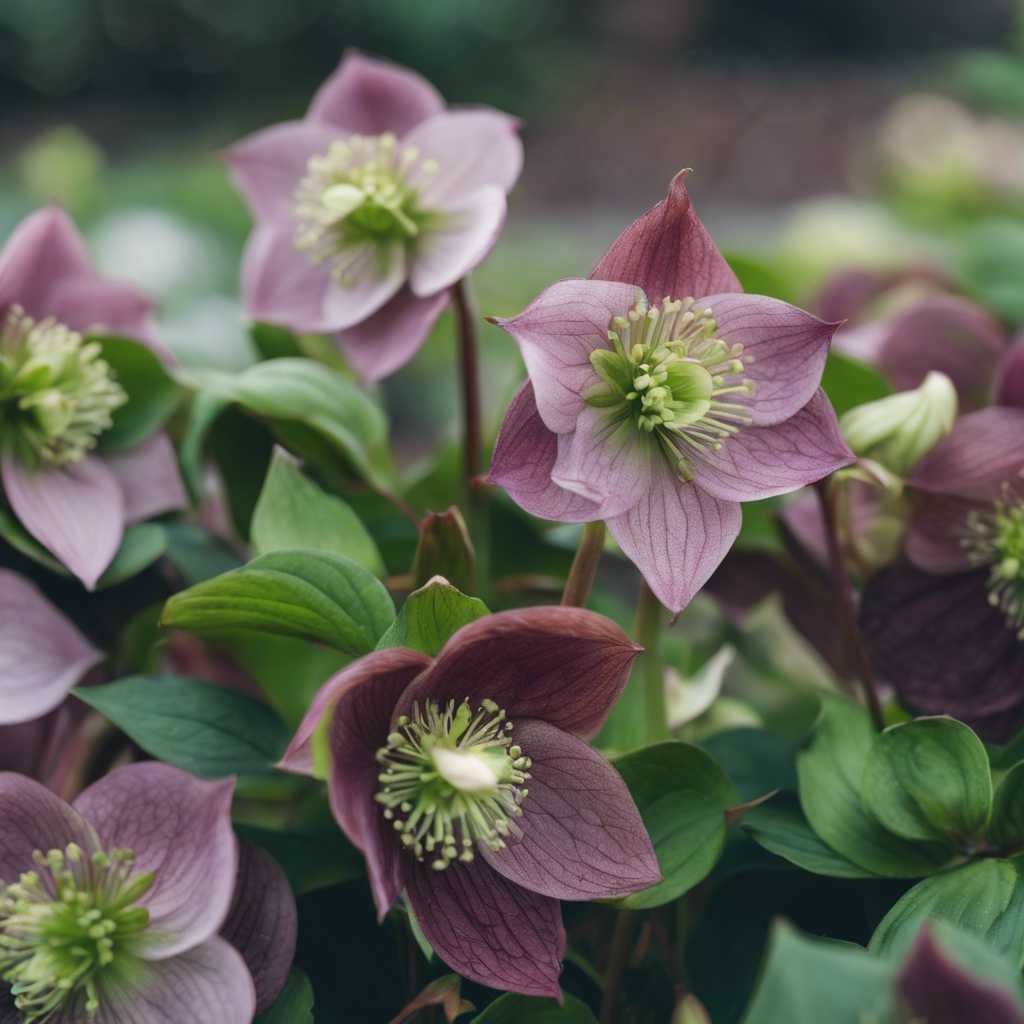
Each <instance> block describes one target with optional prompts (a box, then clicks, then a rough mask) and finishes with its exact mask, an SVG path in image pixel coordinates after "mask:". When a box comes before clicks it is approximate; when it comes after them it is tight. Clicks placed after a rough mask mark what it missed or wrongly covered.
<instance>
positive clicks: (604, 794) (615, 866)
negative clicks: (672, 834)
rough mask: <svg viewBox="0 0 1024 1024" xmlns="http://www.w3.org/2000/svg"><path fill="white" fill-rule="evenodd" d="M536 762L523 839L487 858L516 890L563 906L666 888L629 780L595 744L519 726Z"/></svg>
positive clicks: (485, 851)
mask: <svg viewBox="0 0 1024 1024" xmlns="http://www.w3.org/2000/svg"><path fill="white" fill-rule="evenodd" d="M513 738H514V740H515V742H516V744H517V745H518V746H520V747H522V750H523V753H524V754H525V755H526V756H527V757H529V758H530V760H531V761H532V762H533V764H532V766H531V767H530V770H529V775H530V777H529V780H528V782H527V787H528V789H529V793H528V795H527V796H526V799H525V800H524V801H523V816H522V817H521V818H517V819H516V824H517V825H518V826H519V827H520V829H521V830H522V836H521V837H520V838H515V837H513V836H509V837H508V838H507V839H506V840H505V842H506V843H507V846H506V847H505V849H503V850H491V849H490V847H488V846H487V844H486V843H478V844H477V850H478V851H479V853H480V855H481V856H483V858H484V859H485V860H486V861H487V862H488V863H489V864H490V865H491V867H493V868H494V870H495V871H497V872H498V873H499V874H502V875H504V876H505V877H506V878H507V879H509V880H510V881H512V882H516V883H517V884H519V885H521V886H523V887H524V888H526V889H532V890H533V891H534V892H540V893H543V894H544V895H545V896H553V897H554V898H555V899H560V900H593V899H606V898H611V897H614V896H626V895H628V894H629V893H634V892H639V891H640V890H641V889H646V888H648V887H649V886H652V885H655V884H657V883H658V882H660V881H661V871H660V870H659V868H658V859H657V857H656V856H655V855H654V847H652V846H651V840H650V837H649V836H648V835H647V829H645V828H644V823H643V821H642V820H641V819H640V812H639V811H638V810H637V809H636V804H635V803H634V802H633V798H632V797H631V796H630V795H629V790H628V789H627V788H626V784H625V782H623V781H622V776H621V775H619V773H618V772H617V771H616V770H615V769H614V768H613V767H612V766H611V765H610V764H609V763H608V762H607V761H606V760H605V759H604V758H603V757H602V756H601V755H600V754H599V753H598V752H597V751H596V750H594V748H593V747H591V746H590V744H589V743H586V742H585V741H584V740H581V739H578V738H577V737H575V736H572V735H570V734H568V733H565V732H563V731H562V730H561V729H557V728H555V726H553V725H548V723H547V722H539V721H536V720H531V719H526V720H523V721H518V722H516V723H515V729H514V730H513Z"/></svg>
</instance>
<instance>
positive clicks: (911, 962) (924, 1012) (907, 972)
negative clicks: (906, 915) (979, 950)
mask: <svg viewBox="0 0 1024 1024" xmlns="http://www.w3.org/2000/svg"><path fill="white" fill-rule="evenodd" d="M896 988H897V989H898V990H899V991H900V992H901V993H902V994H903V995H904V996H905V997H906V999H907V1002H908V1003H909V1004H910V1009H911V1010H912V1011H913V1013H914V1014H915V1017H916V1018H919V1019H921V1020H925V1021H927V1022H928V1024H966V1022H967V1021H970V1024H1024V1010H1022V1008H1021V1005H1020V1002H1019V1001H1018V1000H1017V999H1015V998H1014V997H1013V995H1012V994H1011V993H1010V992H1008V991H1007V990H1006V989H1003V988H1000V987H999V986H998V985H995V984H993V983H992V982H990V981H986V980H985V979H983V978H980V977H978V976H977V975H975V974H971V973H969V972H968V971H965V970H964V969H963V968H962V967H961V966H960V965H959V964H958V963H955V962H954V961H953V960H951V959H950V958H949V957H947V956H946V955H945V953H943V952H942V950H941V949H939V947H938V946H937V945H936V944H935V940H934V939H933V938H932V934H931V930H930V929H929V928H928V926H927V925H925V927H924V928H922V929H921V932H920V934H919V935H918V937H917V941H916V942H915V943H914V948H913V949H912V950H911V952H910V956H909V957H908V958H907V960H906V962H905V963H904V964H903V967H902V968H901V969H900V973H899V974H898V975H897V976H896Z"/></svg>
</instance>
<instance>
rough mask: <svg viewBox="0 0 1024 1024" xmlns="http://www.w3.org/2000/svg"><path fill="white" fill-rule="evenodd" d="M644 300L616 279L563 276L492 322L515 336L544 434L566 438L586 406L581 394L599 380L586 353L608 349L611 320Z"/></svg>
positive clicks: (633, 289) (629, 286)
mask: <svg viewBox="0 0 1024 1024" xmlns="http://www.w3.org/2000/svg"><path fill="white" fill-rule="evenodd" d="M642 297H643V292H642V291H640V290H639V289H638V288H636V287H635V286H633V285H628V284H620V283H619V282H617V281H584V280H582V279H580V278H567V279H566V280H564V281H556V282H555V283H554V284H553V285H550V286H548V287H547V288H545V289H544V291H542V292H541V293H540V295H538V296H537V298H535V299H534V300H533V302H531V303H530V305H529V306H527V307H526V309H525V310H524V311H523V312H522V313H520V314H519V315H518V316H514V317H510V318H509V319H507V320H501V319H499V320H496V321H495V323H497V325H498V326H499V327H500V328H501V329H502V330H503V331H507V332H508V333H509V334H511V335H512V337H513V338H515V340H516V342H517V343H518V345H519V349H520V351H521V352H522V354H523V359H524V361H525V362H526V369H527V372H528V373H529V375H530V380H531V381H533V391H534V397H535V399H536V402H537V408H538V410H539V411H540V416H541V419H542V420H543V421H544V425H545V426H546V427H547V428H548V430H553V431H554V432H555V433H556V434H567V433H568V432H569V431H570V430H572V429H573V428H574V427H575V426H576V417H577V416H579V414H580V413H581V412H582V411H583V409H584V408H585V407H586V403H585V402H584V400H583V394H584V392H585V391H586V389H587V387H588V386H589V385H591V384H593V383H595V382H598V381H599V380H600V378H599V377H598V375H597V373H596V372H595V371H594V367H593V365H592V364H591V362H590V353H591V352H593V351H594V350H595V349H597V348H606V347H607V345H608V340H607V339H608V327H609V324H610V323H611V321H612V317H616V316H625V315H626V313H627V312H628V311H629V308H630V307H631V306H632V305H633V304H634V303H635V302H637V301H638V300H639V299H641V298H642Z"/></svg>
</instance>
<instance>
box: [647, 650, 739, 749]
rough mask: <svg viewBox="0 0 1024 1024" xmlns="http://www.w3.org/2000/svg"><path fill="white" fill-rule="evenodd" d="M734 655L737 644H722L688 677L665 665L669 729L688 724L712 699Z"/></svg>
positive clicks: (706, 707) (714, 699) (702, 711)
mask: <svg viewBox="0 0 1024 1024" xmlns="http://www.w3.org/2000/svg"><path fill="white" fill-rule="evenodd" d="M735 657H736V648H735V647H733V646H732V645H731V644H725V645H724V646H722V647H721V648H720V649H719V650H718V651H717V652H716V653H715V654H713V655H712V656H711V657H710V658H709V659H708V660H707V661H706V662H705V663H704V664H703V665H702V666H701V667H700V668H699V669H698V670H697V672H696V673H695V674H694V675H693V677H692V678H689V679H684V678H683V677H682V675H680V673H679V672H677V671H676V670H675V669H674V668H673V667H672V666H671V665H666V666H665V671H664V676H665V703H666V705H667V711H668V713H667V718H668V727H669V728H670V729H673V730H675V729H680V728H682V727H683V726H684V725H688V724H689V723H690V722H692V721H693V720H694V719H695V718H699V717H700V716H701V715H703V714H704V712H705V711H707V710H708V708H710V707H711V705H712V704H714V703H715V701H716V700H717V699H718V695H719V693H721V691H722V680H723V679H724V678H725V673H726V671H727V670H728V668H729V666H730V665H731V664H732V662H733V659H734V658H735Z"/></svg>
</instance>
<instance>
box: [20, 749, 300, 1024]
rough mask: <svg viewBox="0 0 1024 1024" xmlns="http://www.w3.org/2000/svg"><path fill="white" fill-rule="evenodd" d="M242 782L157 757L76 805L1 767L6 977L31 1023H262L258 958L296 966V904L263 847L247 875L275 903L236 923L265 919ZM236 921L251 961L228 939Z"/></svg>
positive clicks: (103, 783)
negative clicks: (247, 842)
mask: <svg viewBox="0 0 1024 1024" xmlns="http://www.w3.org/2000/svg"><path fill="white" fill-rule="evenodd" d="M233 790H234V781H233V780H230V779H228V780H223V781H218V782H204V781H202V780H200V779H197V778H195V777H194V776H192V775H189V774H188V773H187V772H184V771H181V770H180V769H177V768H172V767H170V766H169V765H164V764H159V763H156V762H147V763H144V764H133V765H128V766H127V767H124V768H119V769H117V770H116V771H114V772H112V773H111V774H110V775H107V776H106V777H104V778H103V779H101V780H100V781H99V782H97V783H95V784H94V785H92V786H90V787H89V788H88V789H87V790H85V791H84V792H83V793H82V794H81V795H80V796H79V797H78V798H77V799H76V800H75V801H74V803H73V804H71V805H68V804H66V803H64V801H63V800H61V799H59V798H58V797H56V796H54V794H53V793H51V792H50V791H49V790H47V789H45V788H44V787H43V786H41V785H40V784H39V783H37V782H33V781H32V780H30V779H27V778H25V777H24V776H21V775H15V774H12V773H2V774H0V883H3V885H2V887H0V936H2V937H3V940H4V941H3V942H2V943H0V978H2V980H3V981H4V982H6V983H7V984H8V985H10V986H11V989H12V991H13V995H14V997H15V1003H16V1005H17V1007H18V1009H19V1010H20V1011H21V1013H22V1015H23V1016H24V1018H25V1019H26V1020H27V1021H29V1022H31V1021H44V1020H45V1021H47V1022H48V1024H49V1022H53V1024H79V1022H81V1021H83V1020H95V1021H96V1022H97V1024H121V1022H125V1021H132V1022H134V1024H188V1022H191V1021H195V1022H198V1021H200V1020H202V1021H203V1024H250V1022H251V1021H252V1018H253V1015H254V1013H255V1010H256V991H255V988H254V983H253V977H252V975H251V974H250V970H249V968H248V967H247V966H246V960H247V959H248V960H249V961H250V962H252V963H263V962H265V961H269V960H273V959H274V958H276V957H278V956H280V957H283V958H285V959H287V961H288V965H290V962H291V955H292V953H293V951H294V938H293V936H294V901H293V898H292V896H291V892H290V890H288V889H287V886H285V888H284V889H282V887H281V886H280V885H279V884H277V882H276V881H275V879H274V876H273V874H272V873H268V872H267V871H265V870H264V867H263V866H261V864H260V863H259V858H258V855H257V858H256V864H255V867H253V866H251V865H250V866H247V867H246V873H245V876H244V877H245V878H247V879H249V881H250V882H251V883H252V884H254V885H258V886H259V887H260V888H259V897H258V898H261V899H264V900H268V901H273V902H274V903H275V904H276V906H275V908H272V909H271V910H269V911H265V912H262V913H261V914H260V915H258V917H259V919H260V921H261V923H262V925H263V926H264V927H260V928H252V927H249V928H245V927H244V926H243V927H238V922H239V921H242V922H243V923H244V922H245V921H246V920H248V921H249V922H250V923H252V922H255V921H256V919H257V916H255V915H253V914H252V913H251V911H249V910H247V909H246V908H245V907H244V906H242V904H243V903H244V902H245V901H246V900H252V899H253V893H252V892H251V891H249V890H248V889H246V891H244V892H239V891H236V876H237V874H238V870H239V853H238V842H237V840H236V839H235V835H234V832H233V831H232V828H231V817H230V808H231V796H232V792H233ZM243 864H247V865H248V864H249V855H248V854H247V855H246V858H245V860H244V861H243ZM268 882H269V884H266V883H268ZM83 911H84V913H83ZM226 922H227V924H228V926H230V925H232V924H234V925H235V927H234V932H235V934H234V935H233V936H232V938H233V940H238V941H239V945H240V946H242V947H243V948H244V950H245V953H244V956H243V954H241V953H240V952H239V950H238V949H236V948H235V946H233V945H232V944H231V942H229V941H227V940H226V939H224V938H221V937H220V936H219V935H218V932H219V931H220V930H221V928H222V927H225V923H226ZM271 923H273V928H267V927H266V926H267V925H269V924H271ZM271 932H273V934H271ZM286 971H287V967H286V968H285V972H286ZM265 973H266V974H268V975H272V976H273V979H274V981H273V983H274V984H278V985H279V984H280V983H282V982H283V978H282V977H281V970H280V968H279V967H278V966H273V967H268V968H267V969H266V971H265Z"/></svg>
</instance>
